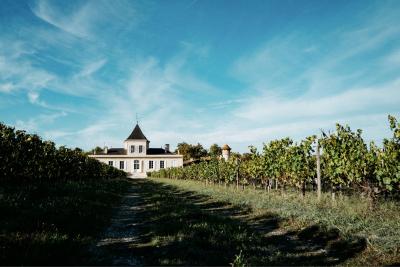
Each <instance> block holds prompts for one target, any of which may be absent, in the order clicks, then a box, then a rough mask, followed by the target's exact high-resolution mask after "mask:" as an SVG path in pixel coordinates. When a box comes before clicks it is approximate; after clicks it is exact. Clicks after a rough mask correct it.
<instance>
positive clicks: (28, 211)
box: [0, 179, 130, 265]
mask: <svg viewBox="0 0 400 267" xmlns="http://www.w3.org/2000/svg"><path fill="white" fill-rule="evenodd" d="M129 186H130V183H129V182H128V181H127V180H124V179H116V180H93V181H85V182H75V181H69V182H64V183H61V182H60V183H51V184H50V183H49V184H45V183H44V184H40V185H38V184H26V185H11V184H5V185H4V184H3V185H1V186H0V214H1V217H0V227H1V233H0V247H1V254H0V262H1V263H2V265H82V264H90V263H92V262H93V261H92V260H94V259H91V255H90V253H89V251H88V246H89V244H91V243H92V242H93V241H94V240H95V239H96V238H97V237H98V235H99V234H100V233H101V232H102V230H103V229H104V227H106V226H107V225H108V224H109V220H110V217H111V215H112V208H113V207H114V206H115V205H116V204H117V203H118V201H119V200H120V198H121V194H123V193H124V192H125V190H126V189H127V188H128V187H129Z"/></svg>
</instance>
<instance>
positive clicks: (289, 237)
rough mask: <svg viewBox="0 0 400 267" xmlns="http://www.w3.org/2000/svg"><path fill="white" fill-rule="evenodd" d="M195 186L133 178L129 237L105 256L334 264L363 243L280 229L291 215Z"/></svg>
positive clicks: (147, 261) (330, 233)
mask: <svg viewBox="0 0 400 267" xmlns="http://www.w3.org/2000/svg"><path fill="white" fill-rule="evenodd" d="M216 189H217V188H216ZM200 191H201V185H198V184H196V183H192V184H190V183H188V184H186V185H183V184H180V183H179V181H170V180H164V179H157V180H153V179H147V180H138V181H133V182H132V193H133V194H134V195H139V196H140V197H139V199H140V200H139V201H138V202H137V203H136V204H137V206H136V207H135V210H136V211H135V214H134V215H133V216H134V220H135V222H134V223H133V225H134V227H135V229H136V230H137V231H136V234H135V239H134V240H133V241H131V242H128V243H126V242H123V241H122V240H121V242H119V243H113V244H110V245H108V247H107V246H105V247H104V249H105V251H106V252H105V253H107V254H110V255H114V256H116V257H126V256H129V255H133V256H134V257H135V258H136V259H138V261H139V262H141V263H143V264H144V265H202V266H210V265H213V266H215V265H224V266H226V265H230V264H231V265H234V266H244V265H256V266H260V265H262V266H265V265H333V264H340V263H345V262H346V261H348V260H349V259H352V258H354V257H355V255H357V254H359V253H361V252H362V251H363V250H364V249H365V247H366V243H365V242H364V240H362V239H359V238H357V237H354V236H351V237H349V238H342V237H341V236H340V235H339V232H338V231H336V230H328V229H326V228H324V227H321V226H319V225H317V224H313V225H310V224H308V225H307V226H308V227H306V228H305V229H304V228H302V229H289V228H285V227H283V225H286V224H288V225H290V223H289V221H290V219H285V218H283V217H281V216H279V215H278V214H276V213H272V212H269V211H268V210H266V209H253V208H252V207H251V203H250V201H249V200H246V201H244V200H241V201H238V200H235V201H234V200H233V199H232V198H227V199H226V200H228V201H226V200H223V197H222V195H221V194H222V193H223V192H222V191H220V192H218V193H217V191H215V195H213V194H211V193H210V192H208V194H206V193H201V192H200ZM232 197H233V195H232ZM243 201H244V202H243ZM127 216H129V218H131V217H132V214H129V215H127ZM126 219H128V218H120V220H121V221H125V220H126ZM292 228H293V227H292ZM107 250H108V252H107Z"/></svg>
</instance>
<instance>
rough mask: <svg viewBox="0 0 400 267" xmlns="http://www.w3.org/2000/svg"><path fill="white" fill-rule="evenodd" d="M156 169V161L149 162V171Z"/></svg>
mask: <svg viewBox="0 0 400 267" xmlns="http://www.w3.org/2000/svg"><path fill="white" fill-rule="evenodd" d="M153 168H154V161H152V160H150V161H149V169H153Z"/></svg>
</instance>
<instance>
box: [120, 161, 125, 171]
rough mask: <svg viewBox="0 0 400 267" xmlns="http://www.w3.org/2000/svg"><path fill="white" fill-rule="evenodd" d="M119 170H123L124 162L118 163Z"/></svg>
mask: <svg viewBox="0 0 400 267" xmlns="http://www.w3.org/2000/svg"><path fill="white" fill-rule="evenodd" d="M119 168H120V169H121V170H123V169H124V162H123V161H122V160H121V161H120V162H119Z"/></svg>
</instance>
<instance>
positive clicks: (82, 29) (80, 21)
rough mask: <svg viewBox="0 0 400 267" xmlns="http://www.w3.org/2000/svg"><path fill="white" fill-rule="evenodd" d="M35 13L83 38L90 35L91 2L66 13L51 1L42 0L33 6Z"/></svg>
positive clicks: (44, 19)
mask: <svg viewBox="0 0 400 267" xmlns="http://www.w3.org/2000/svg"><path fill="white" fill-rule="evenodd" d="M32 11H33V13H34V14H35V15H36V16H37V17H38V18H40V19H42V20H43V21H46V22H47V23H49V24H51V25H53V26H55V27H57V28H59V29H61V30H63V31H65V32H68V33H70V34H72V35H75V36H77V37H81V38H87V37H90V25H91V19H92V14H91V12H92V11H93V8H92V7H91V5H90V2H87V3H86V4H85V5H83V6H81V7H79V8H78V9H77V10H74V11H72V12H71V13H70V14H68V15H66V11H65V10H60V9H58V8H57V6H55V5H53V3H52V2H51V1H45V0H40V1H37V2H36V4H35V5H34V6H33V7H32Z"/></svg>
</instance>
